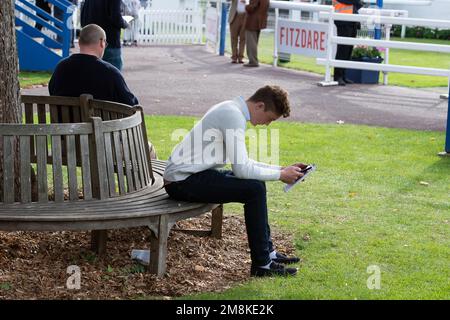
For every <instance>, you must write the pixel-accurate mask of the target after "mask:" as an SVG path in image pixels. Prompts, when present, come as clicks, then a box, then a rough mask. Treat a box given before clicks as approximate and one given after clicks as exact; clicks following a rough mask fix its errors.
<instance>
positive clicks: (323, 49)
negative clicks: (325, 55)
mask: <svg viewBox="0 0 450 320" xmlns="http://www.w3.org/2000/svg"><path fill="white" fill-rule="evenodd" d="M324 43H325V32H323V31H322V32H321V33H320V51H325V47H324Z"/></svg>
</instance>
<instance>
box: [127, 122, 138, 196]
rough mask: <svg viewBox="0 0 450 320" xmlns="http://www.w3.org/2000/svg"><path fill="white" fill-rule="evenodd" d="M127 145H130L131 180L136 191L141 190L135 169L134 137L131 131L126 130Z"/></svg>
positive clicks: (136, 169)
mask: <svg viewBox="0 0 450 320" xmlns="http://www.w3.org/2000/svg"><path fill="white" fill-rule="evenodd" d="M127 132H128V143H129V145H130V158H131V166H132V167H131V168H132V172H133V178H134V183H135V187H136V189H140V188H141V181H140V180H139V174H138V168H137V165H138V164H137V159H136V148H135V146H134V135H133V130H132V129H128V130H127Z"/></svg>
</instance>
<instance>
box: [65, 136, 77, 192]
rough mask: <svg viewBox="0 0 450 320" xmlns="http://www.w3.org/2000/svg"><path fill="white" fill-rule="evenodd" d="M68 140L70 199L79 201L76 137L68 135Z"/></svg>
mask: <svg viewBox="0 0 450 320" xmlns="http://www.w3.org/2000/svg"><path fill="white" fill-rule="evenodd" d="M65 138H66V146H67V173H68V177H69V199H70V200H77V199H78V182H77V155H76V151H75V150H76V149H75V136H74V135H68V136H65Z"/></svg>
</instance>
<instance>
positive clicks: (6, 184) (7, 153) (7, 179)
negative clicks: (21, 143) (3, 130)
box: [3, 136, 15, 203]
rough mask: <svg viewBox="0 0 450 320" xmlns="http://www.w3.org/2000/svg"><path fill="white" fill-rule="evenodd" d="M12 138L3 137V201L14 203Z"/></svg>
mask: <svg viewBox="0 0 450 320" xmlns="http://www.w3.org/2000/svg"><path fill="white" fill-rule="evenodd" d="M13 149H14V137H13V136H3V201H4V202H5V203H13V202H14V153H15V152H14V150H13Z"/></svg>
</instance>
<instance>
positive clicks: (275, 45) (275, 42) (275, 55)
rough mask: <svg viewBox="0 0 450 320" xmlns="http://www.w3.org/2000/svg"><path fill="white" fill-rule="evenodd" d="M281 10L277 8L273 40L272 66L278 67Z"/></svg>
mask: <svg viewBox="0 0 450 320" xmlns="http://www.w3.org/2000/svg"><path fill="white" fill-rule="evenodd" d="M279 14H280V12H279V9H278V8H275V32H274V33H273V34H274V36H273V37H274V38H273V63H272V65H273V66H274V67H276V66H277V65H278V36H279V35H278V18H279Z"/></svg>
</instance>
